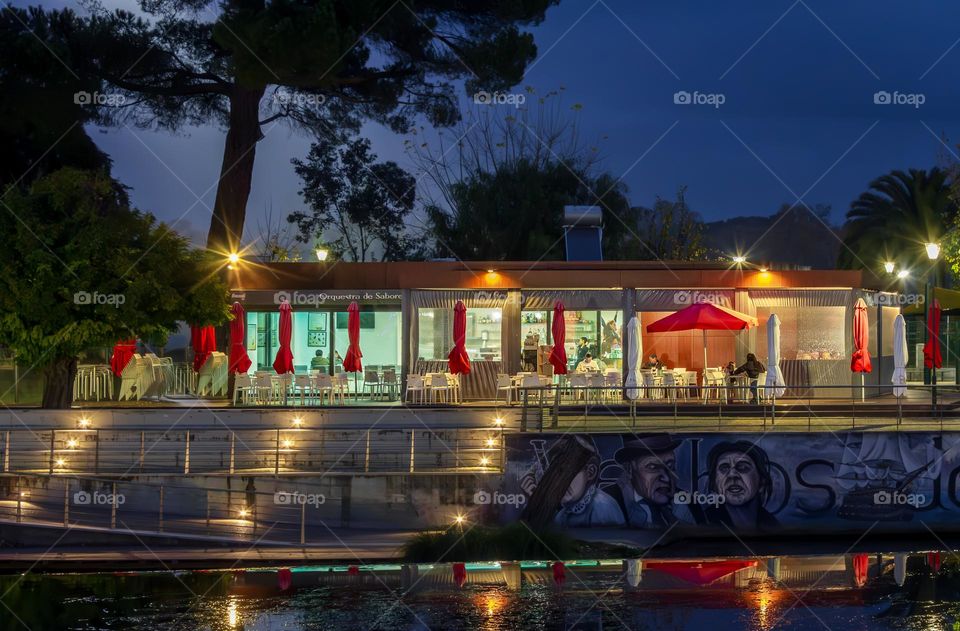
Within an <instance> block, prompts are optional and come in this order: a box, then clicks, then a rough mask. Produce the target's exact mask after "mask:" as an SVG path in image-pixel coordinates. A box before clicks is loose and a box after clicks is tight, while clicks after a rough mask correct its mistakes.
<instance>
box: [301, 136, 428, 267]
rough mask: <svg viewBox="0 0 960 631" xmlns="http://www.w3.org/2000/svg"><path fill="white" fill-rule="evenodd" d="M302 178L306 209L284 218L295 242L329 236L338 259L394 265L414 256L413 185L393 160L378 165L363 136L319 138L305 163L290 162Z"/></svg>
mask: <svg viewBox="0 0 960 631" xmlns="http://www.w3.org/2000/svg"><path fill="white" fill-rule="evenodd" d="M293 164H294V165H295V168H296V172H297V174H298V175H299V176H300V177H301V178H302V179H303V189H302V190H301V191H300V194H301V195H302V196H303V199H304V201H305V202H307V204H308V205H309V207H310V210H309V211H296V212H294V213H291V214H290V216H289V217H288V218H287V219H288V221H290V223H293V224H296V226H297V229H298V231H299V233H298V235H297V240H299V241H301V242H303V243H312V242H314V241H316V240H318V239H322V238H324V235H325V234H326V235H329V236H331V237H332V240H331V245H332V246H333V247H332V249H333V251H334V254H335V255H336V256H337V257H338V258H342V259H345V260H349V261H370V260H377V259H380V260H383V261H398V260H404V259H409V258H412V257H414V256H415V255H416V250H417V245H418V244H417V240H416V239H415V238H414V237H413V236H412V235H411V234H410V232H409V231H408V230H407V229H406V225H407V220H408V217H409V215H410V212H411V211H412V210H413V204H414V200H415V199H416V188H417V181H416V180H415V179H414V177H413V176H412V175H410V174H409V173H407V172H406V171H404V170H403V169H401V168H400V167H399V166H398V165H397V163H395V162H378V161H377V155H376V154H375V153H373V152H372V151H371V150H370V141H369V140H367V139H365V138H352V139H344V141H343V142H342V143H341V142H339V141H334V140H327V139H323V140H320V141H319V142H316V143H314V144H313V145H312V146H311V147H310V153H309V155H308V156H307V159H306V160H305V161H304V160H293Z"/></svg>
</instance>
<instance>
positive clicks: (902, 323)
mask: <svg viewBox="0 0 960 631" xmlns="http://www.w3.org/2000/svg"><path fill="white" fill-rule="evenodd" d="M890 382H891V383H892V384H893V394H894V396H897V397H902V396H903V395H905V394H906V393H907V322H906V320H904V319H903V316H902V315H900V314H898V315H897V318H896V319H895V320H894V321H893V377H892V378H891V379H890Z"/></svg>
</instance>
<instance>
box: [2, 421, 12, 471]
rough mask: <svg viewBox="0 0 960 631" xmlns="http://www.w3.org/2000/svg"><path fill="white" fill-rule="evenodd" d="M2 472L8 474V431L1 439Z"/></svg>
mask: <svg viewBox="0 0 960 631" xmlns="http://www.w3.org/2000/svg"><path fill="white" fill-rule="evenodd" d="M3 472H4V473H9V472H10V430H9V429H8V430H7V431H6V433H5V434H4V437H3Z"/></svg>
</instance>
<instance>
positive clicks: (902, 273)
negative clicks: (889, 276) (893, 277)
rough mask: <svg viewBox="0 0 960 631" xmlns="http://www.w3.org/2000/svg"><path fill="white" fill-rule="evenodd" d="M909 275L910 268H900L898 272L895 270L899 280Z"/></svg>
mask: <svg viewBox="0 0 960 631" xmlns="http://www.w3.org/2000/svg"><path fill="white" fill-rule="evenodd" d="M909 275H910V270H906V269H902V270H900V271H899V272H897V278H899V279H901V280H903V279H904V278H906V277H907V276H909Z"/></svg>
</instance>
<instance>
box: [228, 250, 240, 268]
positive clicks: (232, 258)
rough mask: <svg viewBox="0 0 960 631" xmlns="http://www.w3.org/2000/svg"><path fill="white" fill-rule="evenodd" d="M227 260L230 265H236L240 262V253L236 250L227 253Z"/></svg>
mask: <svg viewBox="0 0 960 631" xmlns="http://www.w3.org/2000/svg"><path fill="white" fill-rule="evenodd" d="M227 262H229V263H230V265H236V264H237V263H239V262H240V255H239V254H237V253H236V252H231V253H230V254H228V255H227Z"/></svg>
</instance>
